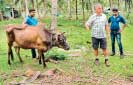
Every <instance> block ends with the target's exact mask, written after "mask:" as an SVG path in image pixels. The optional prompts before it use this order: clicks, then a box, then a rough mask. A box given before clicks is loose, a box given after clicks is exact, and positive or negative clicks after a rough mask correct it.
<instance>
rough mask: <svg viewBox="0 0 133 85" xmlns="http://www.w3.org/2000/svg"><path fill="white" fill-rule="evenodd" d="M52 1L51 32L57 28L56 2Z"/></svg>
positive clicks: (55, 0)
mask: <svg viewBox="0 0 133 85" xmlns="http://www.w3.org/2000/svg"><path fill="white" fill-rule="evenodd" d="M51 1H52V22H51V27H50V29H51V30H55V29H56V27H57V0H51Z"/></svg>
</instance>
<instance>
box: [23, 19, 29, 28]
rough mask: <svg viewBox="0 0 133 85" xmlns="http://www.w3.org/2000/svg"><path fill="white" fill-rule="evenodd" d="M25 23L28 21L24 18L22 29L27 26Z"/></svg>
mask: <svg viewBox="0 0 133 85" xmlns="http://www.w3.org/2000/svg"><path fill="white" fill-rule="evenodd" d="M27 21H28V19H27V18H25V19H24V20H23V22H22V27H23V28H25V27H27V26H28V25H27V24H26V22H27Z"/></svg>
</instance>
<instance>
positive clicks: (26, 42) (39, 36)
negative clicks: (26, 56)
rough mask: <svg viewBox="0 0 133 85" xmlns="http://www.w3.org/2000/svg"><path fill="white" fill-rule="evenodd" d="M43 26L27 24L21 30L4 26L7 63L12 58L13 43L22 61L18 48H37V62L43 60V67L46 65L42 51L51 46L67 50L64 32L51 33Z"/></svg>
mask: <svg viewBox="0 0 133 85" xmlns="http://www.w3.org/2000/svg"><path fill="white" fill-rule="evenodd" d="M20 27H21V26H20ZM43 28H44V27H42V26H35V27H33V26H27V27H25V29H21V30H20V28H16V26H8V27H7V28H6V34H7V40H8V64H9V65H10V64H11V62H10V58H11V59H12V60H13V52H12V46H13V44H14V43H15V47H16V53H17V55H18V57H19V59H20V62H23V61H22V59H21V56H20V48H23V49H31V48H35V49H37V50H38V56H39V64H41V63H42V62H43V66H44V67H45V66H46V64H45V59H44V54H43V53H44V52H47V51H48V50H49V49H51V48H52V47H53V46H57V47H59V48H63V49H65V50H69V46H68V44H67V43H66V38H65V36H64V33H59V32H58V33H56V32H55V33H53V32H51V31H48V30H47V29H43ZM9 29H11V30H9ZM41 59H42V62H41Z"/></svg>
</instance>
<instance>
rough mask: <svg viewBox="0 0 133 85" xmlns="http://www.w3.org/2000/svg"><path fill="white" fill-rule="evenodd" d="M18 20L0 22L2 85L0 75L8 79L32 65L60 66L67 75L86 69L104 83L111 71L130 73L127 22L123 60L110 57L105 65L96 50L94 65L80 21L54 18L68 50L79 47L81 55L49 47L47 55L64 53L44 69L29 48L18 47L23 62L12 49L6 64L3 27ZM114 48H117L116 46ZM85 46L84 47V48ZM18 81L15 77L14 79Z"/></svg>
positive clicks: (132, 50) (132, 48) (132, 47)
mask: <svg viewBox="0 0 133 85" xmlns="http://www.w3.org/2000/svg"><path fill="white" fill-rule="evenodd" d="M21 22H22V19H17V20H12V21H10V20H9V21H3V22H0V85H3V78H1V75H2V74H3V73H5V74H7V75H8V78H9V79H7V80H5V81H8V82H9V81H11V80H12V79H10V78H11V76H10V74H12V72H14V71H18V72H20V73H24V72H25V71H26V70H27V69H29V68H32V69H34V70H40V71H42V72H43V71H45V70H47V69H50V68H56V67H58V68H61V69H63V70H64V71H66V72H68V74H69V73H70V74H76V73H77V74H78V75H79V76H80V77H82V76H86V75H87V73H86V70H87V71H88V72H89V71H91V73H92V74H93V76H103V77H104V80H103V81H101V84H106V80H107V79H108V78H110V77H111V75H113V74H116V75H117V74H119V75H120V76H121V77H124V78H128V76H130V75H133V44H132V43H133V36H132V33H133V29H132V28H133V26H132V25H129V26H128V27H127V28H126V29H125V30H124V31H123V33H122V42H123V47H124V52H125V54H126V55H127V56H125V58H124V59H120V58H119V55H116V56H114V57H110V58H109V60H110V64H111V66H110V67H105V65H104V58H103V56H102V55H101V54H102V53H101V51H100V53H99V54H100V55H99V57H100V66H95V65H94V64H93V61H94V59H95V57H94V55H93V52H92V48H91V45H88V44H86V42H87V41H90V42H91V37H90V32H88V31H86V30H85V29H84V27H83V23H82V21H80V20H77V21H76V20H66V19H58V28H57V29H59V30H61V31H63V32H66V34H65V35H66V36H67V41H68V43H69V45H70V47H71V49H83V56H81V57H70V56H69V57H68V56H67V54H64V53H63V52H58V50H57V48H54V49H52V50H51V51H50V52H48V54H47V55H46V56H48V55H52V54H57V55H64V56H65V57H66V60H64V61H61V62H60V63H59V64H53V63H47V66H48V67H47V68H46V69H43V68H42V65H39V64H38V61H36V60H32V58H31V57H26V56H31V53H30V50H23V49H22V50H21V55H22V57H23V60H24V64H20V62H19V60H18V58H17V56H16V54H15V52H14V54H15V61H14V63H13V64H12V65H11V66H8V64H7V41H6V34H5V32H4V26H5V25H7V24H14V23H17V24H19V23H21ZM43 22H45V23H47V27H48V25H49V23H50V20H49V19H46V20H43ZM110 45H111V44H110V40H109V41H108V50H109V51H111V49H110V47H111V46H110ZM116 47H117V51H118V46H117V45H116ZM84 48H86V49H87V50H84ZM18 80H19V79H18Z"/></svg>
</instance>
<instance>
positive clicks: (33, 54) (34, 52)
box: [31, 49, 36, 58]
mask: <svg viewBox="0 0 133 85" xmlns="http://www.w3.org/2000/svg"><path fill="white" fill-rule="evenodd" d="M31 53H32V58H36V51H35V49H31Z"/></svg>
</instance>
